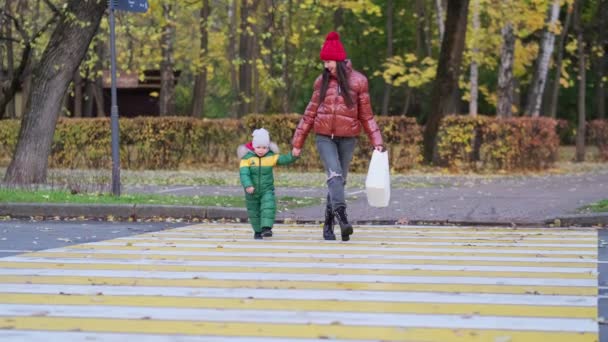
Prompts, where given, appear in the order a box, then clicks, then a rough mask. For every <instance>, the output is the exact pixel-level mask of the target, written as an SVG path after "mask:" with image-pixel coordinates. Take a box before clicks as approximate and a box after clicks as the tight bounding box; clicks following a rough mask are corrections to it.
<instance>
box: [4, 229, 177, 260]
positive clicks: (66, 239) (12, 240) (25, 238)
mask: <svg viewBox="0 0 608 342" xmlns="http://www.w3.org/2000/svg"><path fill="white" fill-rule="evenodd" d="M178 226H183V224H178V223H165V222H159V223H143V222H135V223H129V222H95V221H72V222H69V221H23V220H9V221H0V257H5V256H9V255H14V254H20V253H26V252H31V251H39V250H43V249H50V248H59V247H64V246H69V245H75V244H79V243H87V242H96V241H103V240H110V239H115V238H118V237H124V236H131V235H136V234H142V233H147V232H155V231H160V230H164V229H168V228H174V227H178Z"/></svg>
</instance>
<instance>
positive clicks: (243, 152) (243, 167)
mask: <svg viewBox="0 0 608 342" xmlns="http://www.w3.org/2000/svg"><path fill="white" fill-rule="evenodd" d="M252 136H253V140H252V141H251V142H250V143H248V144H245V145H241V146H239V147H238V149H237V155H238V156H239V158H240V159H241V163H240V167H239V169H240V175H241V184H242V185H243V188H244V189H245V200H246V202H247V214H248V216H249V222H250V223H251V226H252V227H253V231H254V234H253V238H254V239H262V237H270V236H272V226H273V225H274V218H275V214H276V202H275V197H274V175H273V172H272V171H273V168H274V166H275V165H287V164H290V163H293V162H294V161H295V160H296V159H297V158H296V157H294V156H293V155H292V154H291V152H289V153H288V154H279V148H278V146H277V145H276V144H275V143H272V142H270V135H269V134H268V131H267V130H265V129H264V128H260V129H256V130H254V131H253V134H252Z"/></svg>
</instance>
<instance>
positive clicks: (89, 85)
mask: <svg viewBox="0 0 608 342" xmlns="http://www.w3.org/2000/svg"><path fill="white" fill-rule="evenodd" d="M84 98H85V101H84V106H83V107H84V108H83V110H82V117H84V118H90V117H93V105H94V104H95V97H94V96H93V80H91V79H89V78H86V79H85V82H84Z"/></svg>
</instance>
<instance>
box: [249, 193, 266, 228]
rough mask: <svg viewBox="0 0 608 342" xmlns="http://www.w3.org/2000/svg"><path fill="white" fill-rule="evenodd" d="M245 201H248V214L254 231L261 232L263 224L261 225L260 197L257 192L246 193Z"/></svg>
mask: <svg viewBox="0 0 608 342" xmlns="http://www.w3.org/2000/svg"><path fill="white" fill-rule="evenodd" d="M245 202H246V203H247V216H248V217H249V223H251V227H252V228H253V231H254V232H258V233H259V232H261V231H262V226H261V225H260V198H259V196H256V195H255V194H247V195H245Z"/></svg>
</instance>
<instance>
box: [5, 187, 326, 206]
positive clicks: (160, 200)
mask: <svg viewBox="0 0 608 342" xmlns="http://www.w3.org/2000/svg"><path fill="white" fill-rule="evenodd" d="M2 202H4V203H74V204H156V205H194V206H204V207H207V206H211V207H214V206H215V207H233V208H245V198H244V196H191V197H188V196H172V195H153V194H123V195H121V196H120V197H114V196H112V195H110V194H106V193H76V194H72V193H70V192H68V191H57V190H37V191H30V190H22V189H6V188H0V203H2ZM320 203H321V199H320V198H310V197H290V196H282V197H278V198H277V208H278V209H279V210H285V209H294V208H300V207H308V206H314V205H318V204H320Z"/></svg>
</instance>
